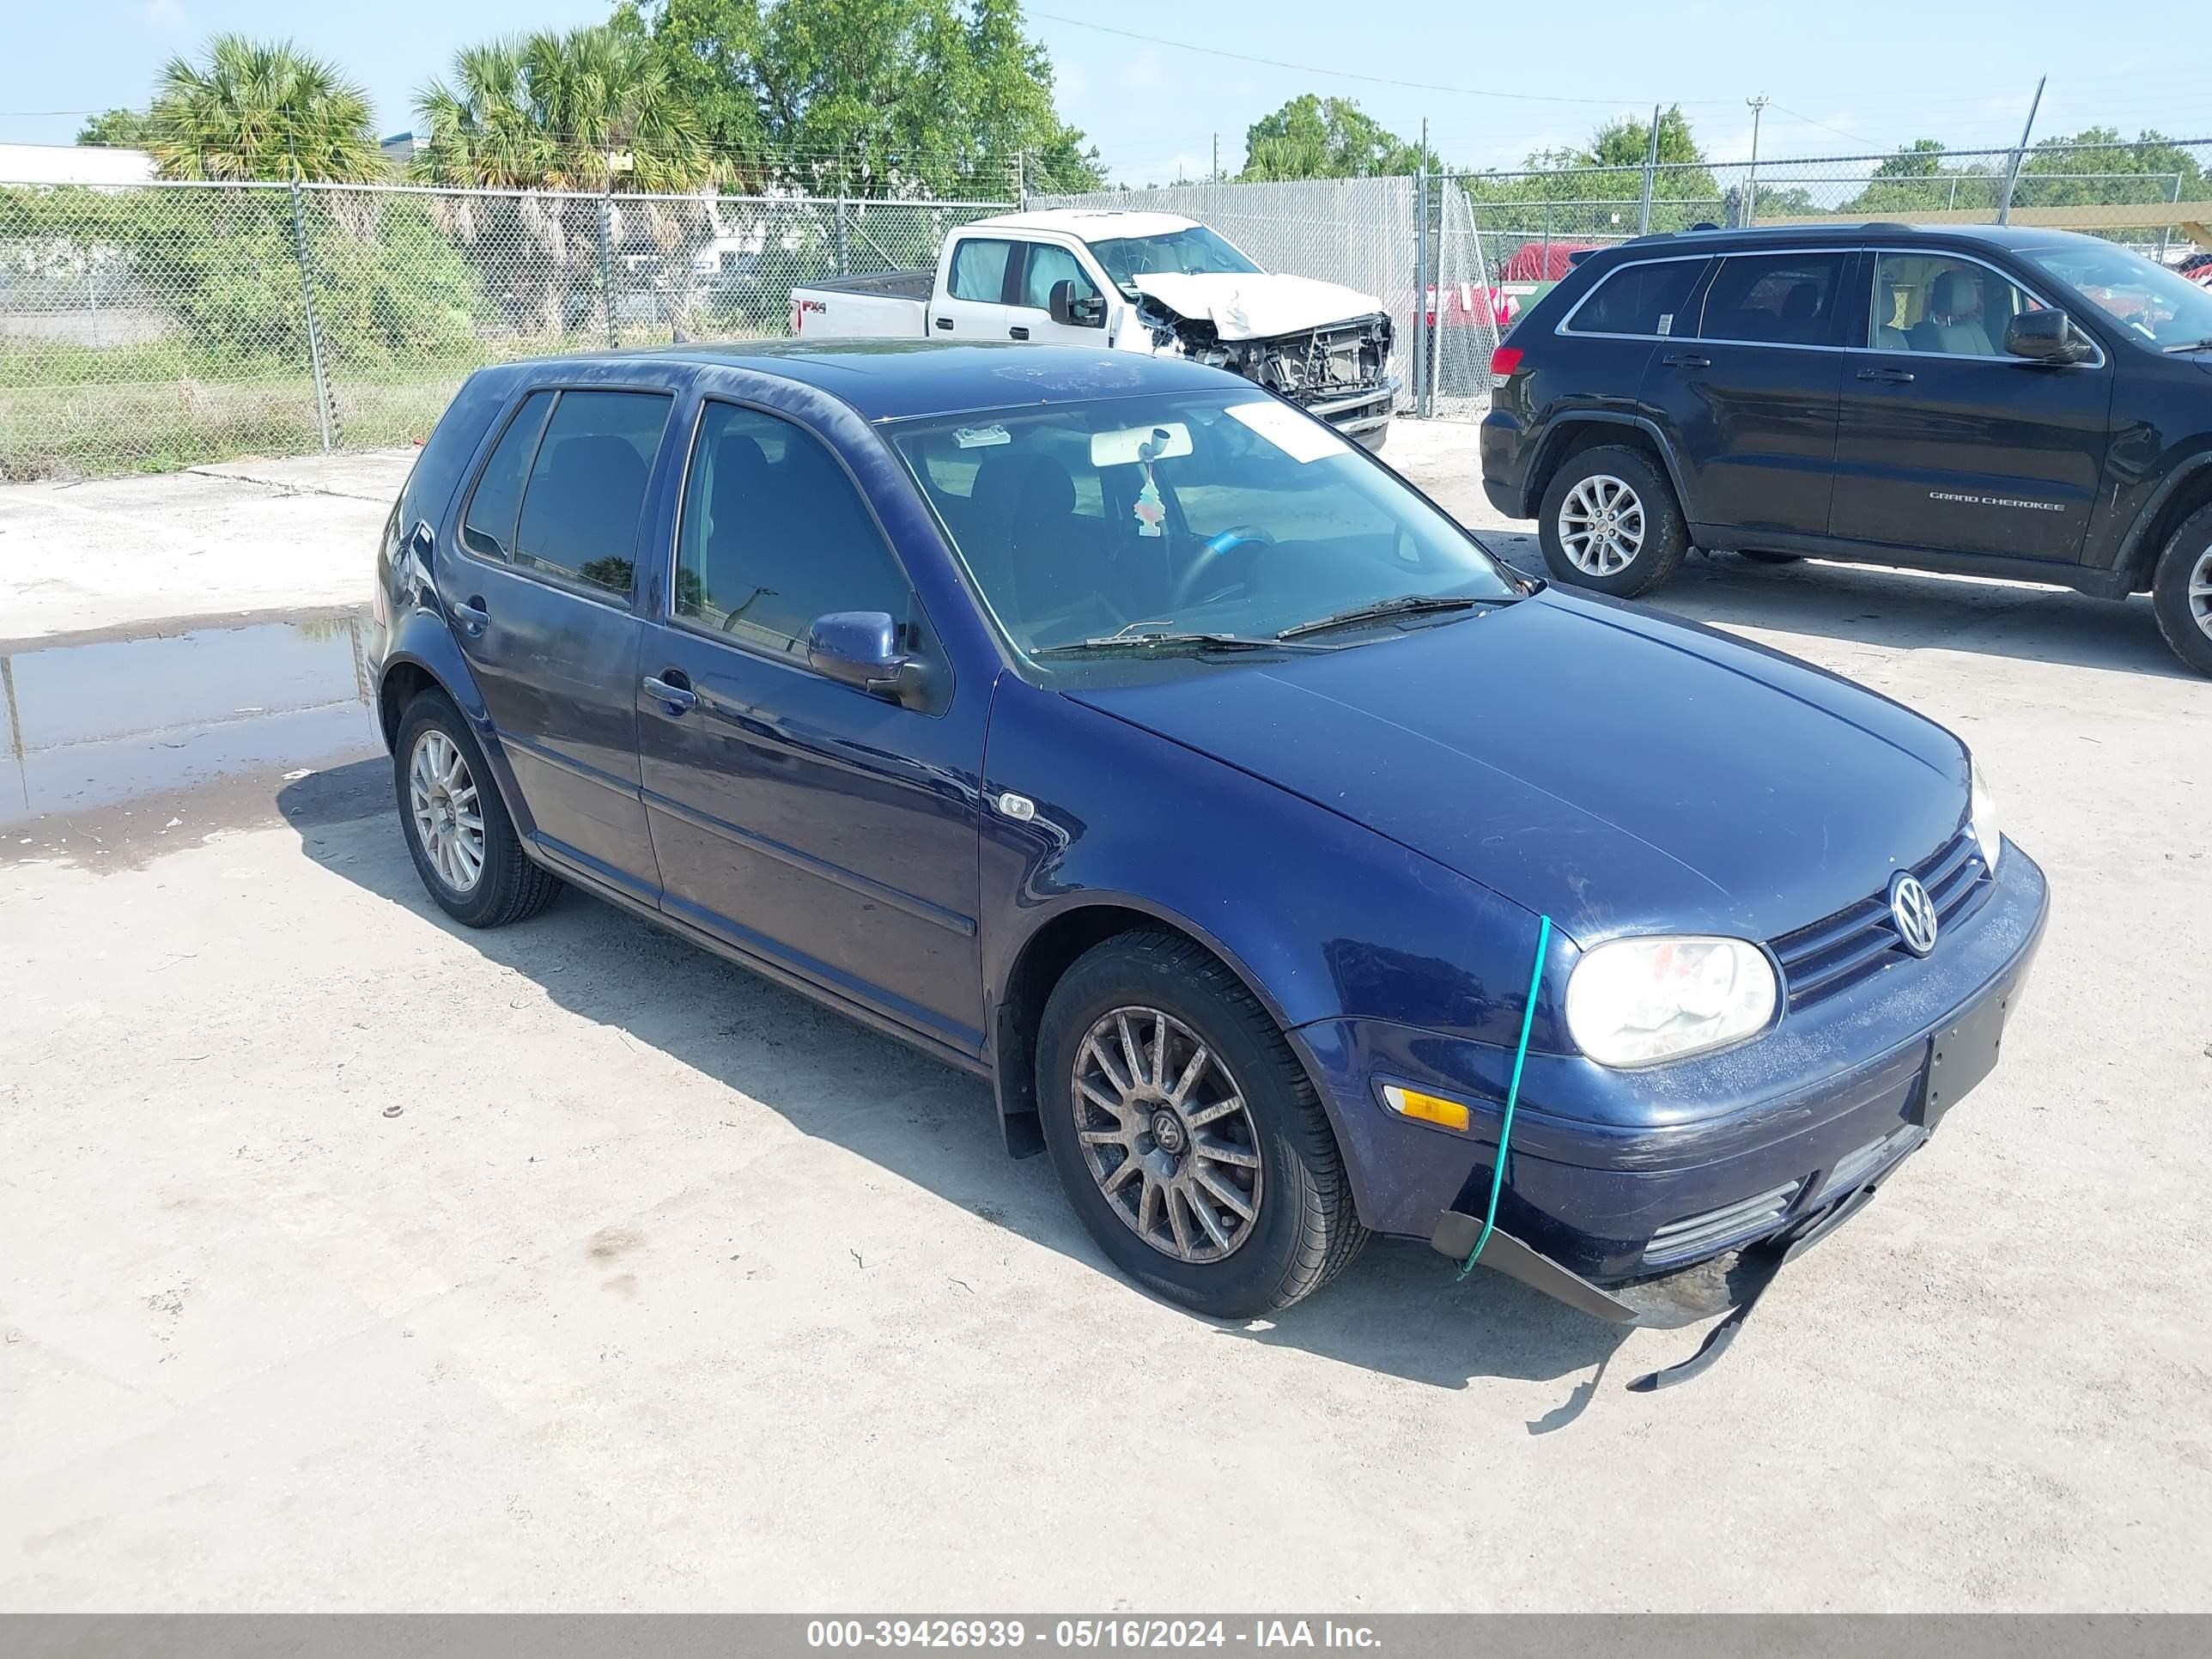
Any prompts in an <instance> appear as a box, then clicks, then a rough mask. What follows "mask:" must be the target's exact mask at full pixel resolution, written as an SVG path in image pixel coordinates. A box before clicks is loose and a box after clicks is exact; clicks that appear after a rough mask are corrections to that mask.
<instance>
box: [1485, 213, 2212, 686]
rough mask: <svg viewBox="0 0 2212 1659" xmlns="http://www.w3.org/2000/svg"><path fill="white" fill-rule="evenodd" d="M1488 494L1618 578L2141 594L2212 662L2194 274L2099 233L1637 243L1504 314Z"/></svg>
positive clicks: (2207, 350) (2184, 646) (2211, 583)
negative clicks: (1823, 565)
mask: <svg viewBox="0 0 2212 1659" xmlns="http://www.w3.org/2000/svg"><path fill="white" fill-rule="evenodd" d="M1492 370H1493V373H1494V374H1496V375H1497V376H1498V377H1500V384H1499V385H1498V388H1497V391H1496V393H1495V395H1494V398H1493V401H1492V411H1491V414H1490V416H1489V417H1488V418H1487V419H1486V421H1485V422H1483V427H1482V474H1483V477H1482V483H1483V488H1484V489H1485V490H1486V492H1487V493H1488V495H1489V496H1490V500H1491V502H1492V505H1493V506H1495V507H1498V510H1499V511H1500V512H1503V513H1509V514H1510V515H1512V516H1513V517H1515V518H1534V519H1536V520H1538V528H1539V533H1540V536H1541V540H1542V543H1543V548H1544V556H1545V559H1546V561H1547V562H1548V564H1549V565H1550V567H1551V569H1552V574H1553V575H1555V576H1557V577H1558V578H1559V580H1561V581H1564V582H1571V583H1573V584H1576V585H1577V586H1583V587H1591V588H1595V589H1597V590H1598V591H1599V592H1605V593H1612V594H1616V595H1621V596H1627V595H1632V594H1637V593H1641V592H1644V591H1645V590H1646V589H1648V588H1650V587H1652V586H1655V585H1656V584H1657V583H1659V582H1662V581H1664V580H1667V578H1668V577H1669V576H1671V575H1672V574H1674V571H1675V569H1676V568H1677V567H1678V566H1679V565H1680V563H1681V561H1682V556H1683V554H1684V553H1685V552H1686V550H1688V548H1689V547H1690V546H1691V545H1692V544H1693V543H1694V544H1697V545H1698V546H1700V547H1709V548H1729V549H1735V550H1741V551H1744V552H1747V554H1749V555H1750V556H1753V557H1759V558H1767V559H1777V560H1778V559H1784V558H1790V557H1794V556H1802V555H1805V554H1815V555H1818V556H1820V557H1822V558H1830V559H1849V560H1857V561H1863V562H1868V563H1873V564H1886V565H1901V566H1909V567H1918V568H1923V569H1929V570H1945V571H1952V572H1957V573H1960V574H1967V575H1978V576H2003V577H2010V578H2013V579H2015V580H2027V581H2040V582H2054V583H2059V584H2062V585H2063V586H2069V587H2075V588H2079V589H2080V590H2081V592H2085V593H2093V594H2098V595H2100V596H2103V597H2106V598H2112V599H2121V598H2124V597H2125V596H2127V595H2128V594H2130V593H2139V592H2146V591H2148V592H2149V593H2150V594H2151V595H2152V601H2153V607H2154V610H2155V611H2156V613H2157V616H2158V623H2159V627H2160V629H2161V630H2162V631H2163V632H2164V634H2165V635H2166V642H2167V643H2168V644H2169V645H2171V646H2172V647H2173V649H2174V651H2175V653H2177V654H2178V655H2179V657H2180V658H2181V659H2182V660H2183V661H2184V662H2185V663H2187V664H2188V665H2190V666H2191V667H2192V668H2195V669H2197V671H2200V672H2202V673H2205V674H2212V289H2204V288H2201V287H2198V286H2197V285H2196V284H2194V283H2190V282H2188V281H2186V280H2185V279H2184V278H2182V277H2181V276H2177V275H2175V274H2174V273H2173V272H2172V271H2170V270H2166V269H2164V268H2163V267H2161V266H2160V265H2157V264H2153V263H2152V262H2151V261H2149V260H2148V259H2146V258H2142V256H2141V255H2139V254H2136V253H2132V252H2129V251H2128V250H2127V249H2125V248H2123V247H2120V246H2117V245H2116V244H2113V243H2111V242H2106V241H2100V240H2097V239H2095V238H2093V237H2088V236H2077V235H2073V234H2068V233H2066V232H2063V231H2055V230H2036V229H2027V228H2020V227H2012V228H1997V227H1994V226H1992V227H1975V228H1960V227H1949V226H1947V227H1944V228H1940V229H1938V228H1912V227H1909V226H1905V225H1891V224H1869V225H1853V226H1850V227H1848V228H1828V227H1821V228H1814V229H1807V228H1802V227H1787V228H1784V227H1778V228H1772V229H1764V230H1741V231H1696V232H1685V233H1682V234H1674V235H1660V236H1646V237H1639V238H1638V239H1637V240H1634V241H1632V242H1629V243H1626V244H1625V245H1623V246H1620V247H1616V248H1608V249H1607V250H1605V251H1604V252H1600V253H1596V254H1593V255H1591V256H1589V258H1585V259H1584V260H1583V263H1582V264H1580V265H1578V266H1577V268H1576V269H1575V270H1574V271H1573V272H1572V273H1571V274H1570V275H1569V276H1568V277H1567V279H1566V280H1565V282H1563V283H1560V284H1559V286H1558V287H1557V288H1555V289H1553V290H1552V291H1551V292H1550V293H1549V294H1547V295H1545V296H1544V298H1543V300H1542V301H1540V302H1539V303H1538V304H1537V305H1536V306H1535V307H1534V308H1533V309H1532V310H1530V311H1529V312H1528V313H1526V314H1525V315H1524V316H1523V317H1522V319H1521V320H1520V322H1519V323H1518V324H1517V325H1516V326H1515V328H1514V330H1513V331H1512V333H1511V334H1510V336H1509V337H1507V339H1506V341H1505V343H1504V345H1502V346H1500V347H1499V348H1498V353H1497V356H1496V358H1495V359H1494V361H1493V362H1492Z"/></svg>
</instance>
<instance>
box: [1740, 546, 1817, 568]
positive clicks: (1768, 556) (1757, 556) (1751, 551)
mask: <svg viewBox="0 0 2212 1659" xmlns="http://www.w3.org/2000/svg"><path fill="white" fill-rule="evenodd" d="M1735 556H1736V557H1738V558H1739V559H1749V560H1750V561H1751V562H1753V564H1797V563H1800V562H1802V561H1803V559H1804V557H1805V556H1804V555H1803V554H1802V553H1770V552H1768V551H1767V550H1765V548H1763V547H1740V548H1738V549H1737V550H1736V555H1735Z"/></svg>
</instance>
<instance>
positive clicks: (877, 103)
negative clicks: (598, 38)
mask: <svg viewBox="0 0 2212 1659" xmlns="http://www.w3.org/2000/svg"><path fill="white" fill-rule="evenodd" d="M621 15H639V16H641V17H642V18H644V19H645V20H647V21H649V22H650V24H651V27H652V29H653V42H654V45H655V46H656V47H657V49H658V50H659V52H660V54H661V57H662V59H663V61H664V62H665V64H666V65H667V68H668V76H669V79H670V82H671V85H673V86H674V87H676V88H678V93H679V95H681V96H682V97H683V98H684V100H686V101H687V102H688V103H690V105H691V106H692V107H693V108H695V109H696V111H697V112H698V113H699V116H700V119H701V121H702V125H703V127H704V129H705V131H706V133H707V136H708V143H710V144H712V145H713V146H714V148H715V149H716V150H717V151H718V152H720V155H721V156H722V158H723V160H724V161H725V164H726V166H727V167H729V168H730V170H731V172H732V178H733V180H734V181H735V182H738V183H739V184H741V185H748V186H753V187H757V186H761V185H771V184H773V185H798V186H801V187H806V188H812V189H816V190H822V191H827V190H833V189H834V190H842V191H847V192H848V193H853V194H876V195H894V194H897V195H937V196H949V195H966V194H974V193H977V192H983V193H989V194H998V193H1000V192H1003V191H1006V189H1008V188H1009V187H1010V186H1011V185H1012V182H1013V179H1014V173H1015V169H1016V167H1022V168H1023V169H1024V176H1025V178H1026V181H1027V182H1028V184H1029V185H1030V187H1031V188H1033V189H1041V190H1048V191H1073V190H1089V189H1093V188H1096V187H1097V185H1099V184H1101V183H1102V182H1103V178H1104V175H1103V172H1102V170H1101V169H1100V167H1099V165H1098V158H1097V151H1096V150H1094V149H1089V148H1087V147H1086V146H1085V143H1084V140H1083V135H1082V134H1081V133H1080V132H1079V131H1076V130H1075V129H1073V127H1070V126H1068V125H1066V123H1064V122H1062V121H1061V120H1060V117H1059V114H1058V112H1056V111H1055V109H1054V105H1053V98H1052V64H1051V61H1050V59H1049V58H1048V57H1047V56H1046V53H1045V51H1044V48H1043V47H1042V46H1041V45H1039V44H1038V43H1037V42H1036V41H1034V40H1030V38H1029V37H1028V35H1027V34H1026V33H1024V30H1023V27H1022V14H1021V7H1020V5H1019V3H1018V0H767V3H763V0H643V3H642V5H641V9H640V11H639V12H637V13H636V14H629V13H627V12H625V13H624V14H621Z"/></svg>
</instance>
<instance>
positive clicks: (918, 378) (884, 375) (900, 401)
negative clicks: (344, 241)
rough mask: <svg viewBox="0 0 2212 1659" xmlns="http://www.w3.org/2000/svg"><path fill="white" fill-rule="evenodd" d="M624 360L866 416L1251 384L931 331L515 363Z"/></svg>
mask: <svg viewBox="0 0 2212 1659" xmlns="http://www.w3.org/2000/svg"><path fill="white" fill-rule="evenodd" d="M624 362H635V363H671V362H673V363H695V364H699V365H702V366H705V367H711V368H740V369H748V370H750V371H752V372H754V373H756V374H769V375H773V376H775V378H777V379H779V380H793V381H796V382H798V383H799V384H800V385H802V386H811V387H814V388H815V389H816V390H817V391H820V392H827V393H828V394H829V395H830V396H831V397H833V398H837V399H838V400H839V401H840V402H842V403H844V404H848V405H849V406H850V407H851V408H852V409H853V410H854V412H855V413H857V414H859V415H860V416H861V417H862V418H863V419H865V420H870V421H896V420H904V419H908V418H909V417H912V416H923V415H965V414H969V413H973V412H975V411H977V410H987V409H1007V408H1012V407H1016V406H1018V405H1021V404H1059V403H1087V402H1090V401H1091V400H1093V399H1096V398H1126V397H1132V396H1135V395H1139V394H1141V393H1146V392H1166V393H1174V392H1207V391H1225V390H1235V389H1237V388H1238V387H1242V388H1243V389H1244V390H1245V391H1247V392H1252V391H1253V386H1252V383H1251V382H1250V381H1249V380H1244V379H1243V378H1242V377H1241V376H1239V375H1236V374H1230V373H1229V372H1228V371H1226V370H1225V369H1218V368H1206V366H1205V365H1204V364H1202V363H1194V362H1190V361H1189V360H1188V359H1187V358H1181V357H1152V356H1141V355H1139V354H1138V353H1135V352H1129V351H1113V350H1109V349H1104V348H1102V347H1097V346H1076V345H1042V344H1040V345H1022V344H1017V343H1013V342H1012V341H1008V342H1006V343H993V344H974V345H960V344H956V343H951V342H939V341H935V340H836V341H822V342H818V343H808V342H806V341H805V340H747V341H736V342H732V343H726V344H691V345H680V346H664V347H659V348H657V349H649V350H636V349H633V350H628V351H601V352H592V353H590V354H588V355H577V356H566V357H533V358H530V359H527V360H526V361H524V362H520V363H517V364H515V365H513V368H516V369H519V370H521V371H522V372H523V374H524V375H525V376H526V378H529V379H532V380H540V381H547V380H559V379H560V378H561V377H562V375H563V374H572V373H574V370H575V369H576V368H579V367H584V366H588V367H590V368H593V369H594V370H597V371H600V372H602V373H603V372H604V371H605V369H606V368H608V367H609V366H611V365H616V364H621V363H624ZM1257 395H1264V394H1261V393H1256V392H1255V396H1257Z"/></svg>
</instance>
